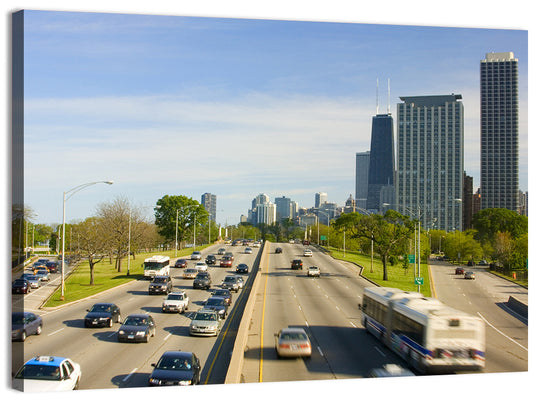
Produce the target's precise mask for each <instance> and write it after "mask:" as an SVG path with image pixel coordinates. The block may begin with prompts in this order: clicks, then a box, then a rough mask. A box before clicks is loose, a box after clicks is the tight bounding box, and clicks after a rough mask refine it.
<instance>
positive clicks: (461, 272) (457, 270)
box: [455, 267, 465, 274]
mask: <svg viewBox="0 0 533 399" xmlns="http://www.w3.org/2000/svg"><path fill="white" fill-rule="evenodd" d="M455 274H465V269H463V268H462V267H457V268H456V269H455Z"/></svg>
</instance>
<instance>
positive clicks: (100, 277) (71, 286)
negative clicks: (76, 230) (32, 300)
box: [44, 245, 207, 307]
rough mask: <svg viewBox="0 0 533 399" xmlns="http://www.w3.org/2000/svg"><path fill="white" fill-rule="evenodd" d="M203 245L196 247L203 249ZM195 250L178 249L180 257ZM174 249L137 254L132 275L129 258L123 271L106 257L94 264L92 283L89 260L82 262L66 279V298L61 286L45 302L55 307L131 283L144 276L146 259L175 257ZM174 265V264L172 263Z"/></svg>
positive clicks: (123, 265)
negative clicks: (117, 268) (158, 256)
mask: <svg viewBox="0 0 533 399" xmlns="http://www.w3.org/2000/svg"><path fill="white" fill-rule="evenodd" d="M206 247H207V245H206V246H203V247H196V250H198V251H199V250H201V249H203V248H206ZM192 252H193V248H186V249H183V250H180V251H178V257H182V256H188V255H190V254H191V253H192ZM174 253H175V251H174V250H170V251H165V252H150V253H141V254H136V256H135V258H136V259H133V257H132V258H131V259H130V275H129V276H128V275H127V268H128V260H127V258H125V259H123V260H122V267H121V269H122V270H121V272H120V273H119V272H117V270H116V269H115V262H114V261H113V263H109V259H104V260H102V261H101V262H100V263H97V264H96V265H95V266H94V284H93V285H90V284H89V282H90V270H89V262H87V261H83V262H80V264H79V265H78V267H77V268H76V270H75V271H74V272H72V273H71V274H70V275H69V276H68V277H67V278H66V279H65V299H64V300H63V301H62V300H61V288H58V289H57V290H56V291H55V292H54V294H53V295H52V296H51V297H50V299H49V300H48V301H47V302H46V303H45V304H44V306H45V307H54V306H58V305H62V304H65V303H69V302H73V301H77V300H79V299H83V298H87V297H89V296H91V295H94V294H98V293H100V292H102V291H106V290H108V289H110V288H114V287H117V286H119V285H122V284H126V283H129V282H130V281H133V280H138V279H140V278H143V275H144V272H143V267H142V264H143V262H144V259H145V258H147V257H150V256H153V255H167V256H169V257H171V258H174ZM171 266H173V265H171Z"/></svg>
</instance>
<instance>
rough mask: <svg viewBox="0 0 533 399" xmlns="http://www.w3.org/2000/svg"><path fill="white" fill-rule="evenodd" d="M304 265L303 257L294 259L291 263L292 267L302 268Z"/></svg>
mask: <svg viewBox="0 0 533 399" xmlns="http://www.w3.org/2000/svg"><path fill="white" fill-rule="evenodd" d="M303 265H304V263H303V262H302V260H301V259H293V261H292V263H291V269H302V268H303Z"/></svg>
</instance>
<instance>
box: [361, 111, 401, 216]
mask: <svg viewBox="0 0 533 399" xmlns="http://www.w3.org/2000/svg"><path fill="white" fill-rule="evenodd" d="M387 186H388V187H393V186H394V124H393V119H392V116H391V115H390V114H379V115H376V116H374V117H372V137H371V141H370V162H369V167H368V197H367V203H366V209H368V210H369V211H371V212H376V213H377V212H381V210H382V207H383V205H382V204H383V203H382V202H381V198H382V197H383V194H382V190H383V189H384V188H386V187H387ZM389 191H390V190H389Z"/></svg>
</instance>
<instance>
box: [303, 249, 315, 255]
mask: <svg viewBox="0 0 533 399" xmlns="http://www.w3.org/2000/svg"><path fill="white" fill-rule="evenodd" d="M303 255H304V256H313V251H311V250H310V249H304V254H303Z"/></svg>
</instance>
